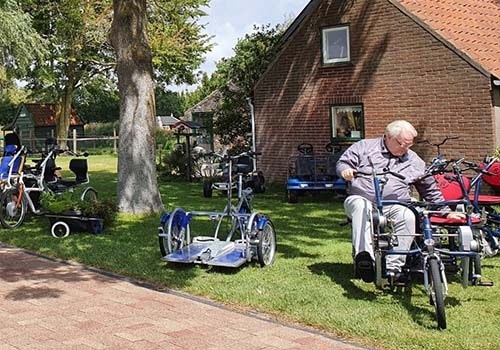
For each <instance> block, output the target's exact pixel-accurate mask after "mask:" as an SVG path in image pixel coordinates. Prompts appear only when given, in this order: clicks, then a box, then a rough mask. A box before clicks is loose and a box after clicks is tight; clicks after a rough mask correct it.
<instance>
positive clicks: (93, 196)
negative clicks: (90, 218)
mask: <svg viewBox="0 0 500 350" xmlns="http://www.w3.org/2000/svg"><path fill="white" fill-rule="evenodd" d="M98 198H99V196H98V194H97V191H96V190H95V189H94V188H93V187H87V188H86V189H85V190H84V191H83V193H82V195H81V197H80V199H81V200H82V201H84V202H95V201H97V199H98Z"/></svg>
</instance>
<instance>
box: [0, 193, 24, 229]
mask: <svg viewBox="0 0 500 350" xmlns="http://www.w3.org/2000/svg"><path fill="white" fill-rule="evenodd" d="M27 210H28V205H27V203H26V198H25V197H24V196H22V197H21V199H20V200H19V189H18V188H17V187H13V188H10V189H8V190H6V191H4V192H3V193H2V195H1V196H0V223H1V225H2V227H4V228H6V229H15V228H18V227H19V226H21V225H22V224H23V222H24V219H25V218H26V212H27Z"/></svg>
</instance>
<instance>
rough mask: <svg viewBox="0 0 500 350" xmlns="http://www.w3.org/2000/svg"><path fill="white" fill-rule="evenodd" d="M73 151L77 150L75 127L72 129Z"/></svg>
mask: <svg viewBox="0 0 500 350" xmlns="http://www.w3.org/2000/svg"><path fill="white" fill-rule="evenodd" d="M73 152H75V153H76V152H77V149H76V129H73Z"/></svg>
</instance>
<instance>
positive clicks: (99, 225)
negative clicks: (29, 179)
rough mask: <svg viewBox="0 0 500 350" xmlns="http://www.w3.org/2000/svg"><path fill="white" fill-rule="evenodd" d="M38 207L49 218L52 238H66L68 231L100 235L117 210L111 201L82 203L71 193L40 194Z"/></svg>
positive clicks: (110, 222) (112, 219) (109, 223)
mask: <svg viewBox="0 0 500 350" xmlns="http://www.w3.org/2000/svg"><path fill="white" fill-rule="evenodd" d="M40 205H41V208H42V210H43V211H44V213H45V216H46V217H48V218H49V220H50V223H51V225H52V227H51V233H52V235H53V236H54V237H58V238H60V237H66V236H68V235H69V233H70V231H76V232H92V233H102V232H103V231H104V227H108V226H109V225H111V224H112V222H113V221H114V219H115V217H116V213H117V211H118V208H117V206H116V204H115V203H114V202H113V201H110V200H106V199H105V200H95V201H82V200H80V199H75V195H74V193H72V192H64V193H62V194H51V193H46V192H44V193H42V196H41V198H40Z"/></svg>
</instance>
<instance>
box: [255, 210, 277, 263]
mask: <svg viewBox="0 0 500 350" xmlns="http://www.w3.org/2000/svg"><path fill="white" fill-rule="evenodd" d="M257 237H258V240H259V243H258V244H257V259H258V261H259V264H260V267H266V266H269V265H272V264H273V263H274V258H275V256H276V231H275V229H274V225H273V223H272V222H271V220H268V221H267V222H266V223H265V224H264V227H263V228H262V230H259V233H258V235H257Z"/></svg>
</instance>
